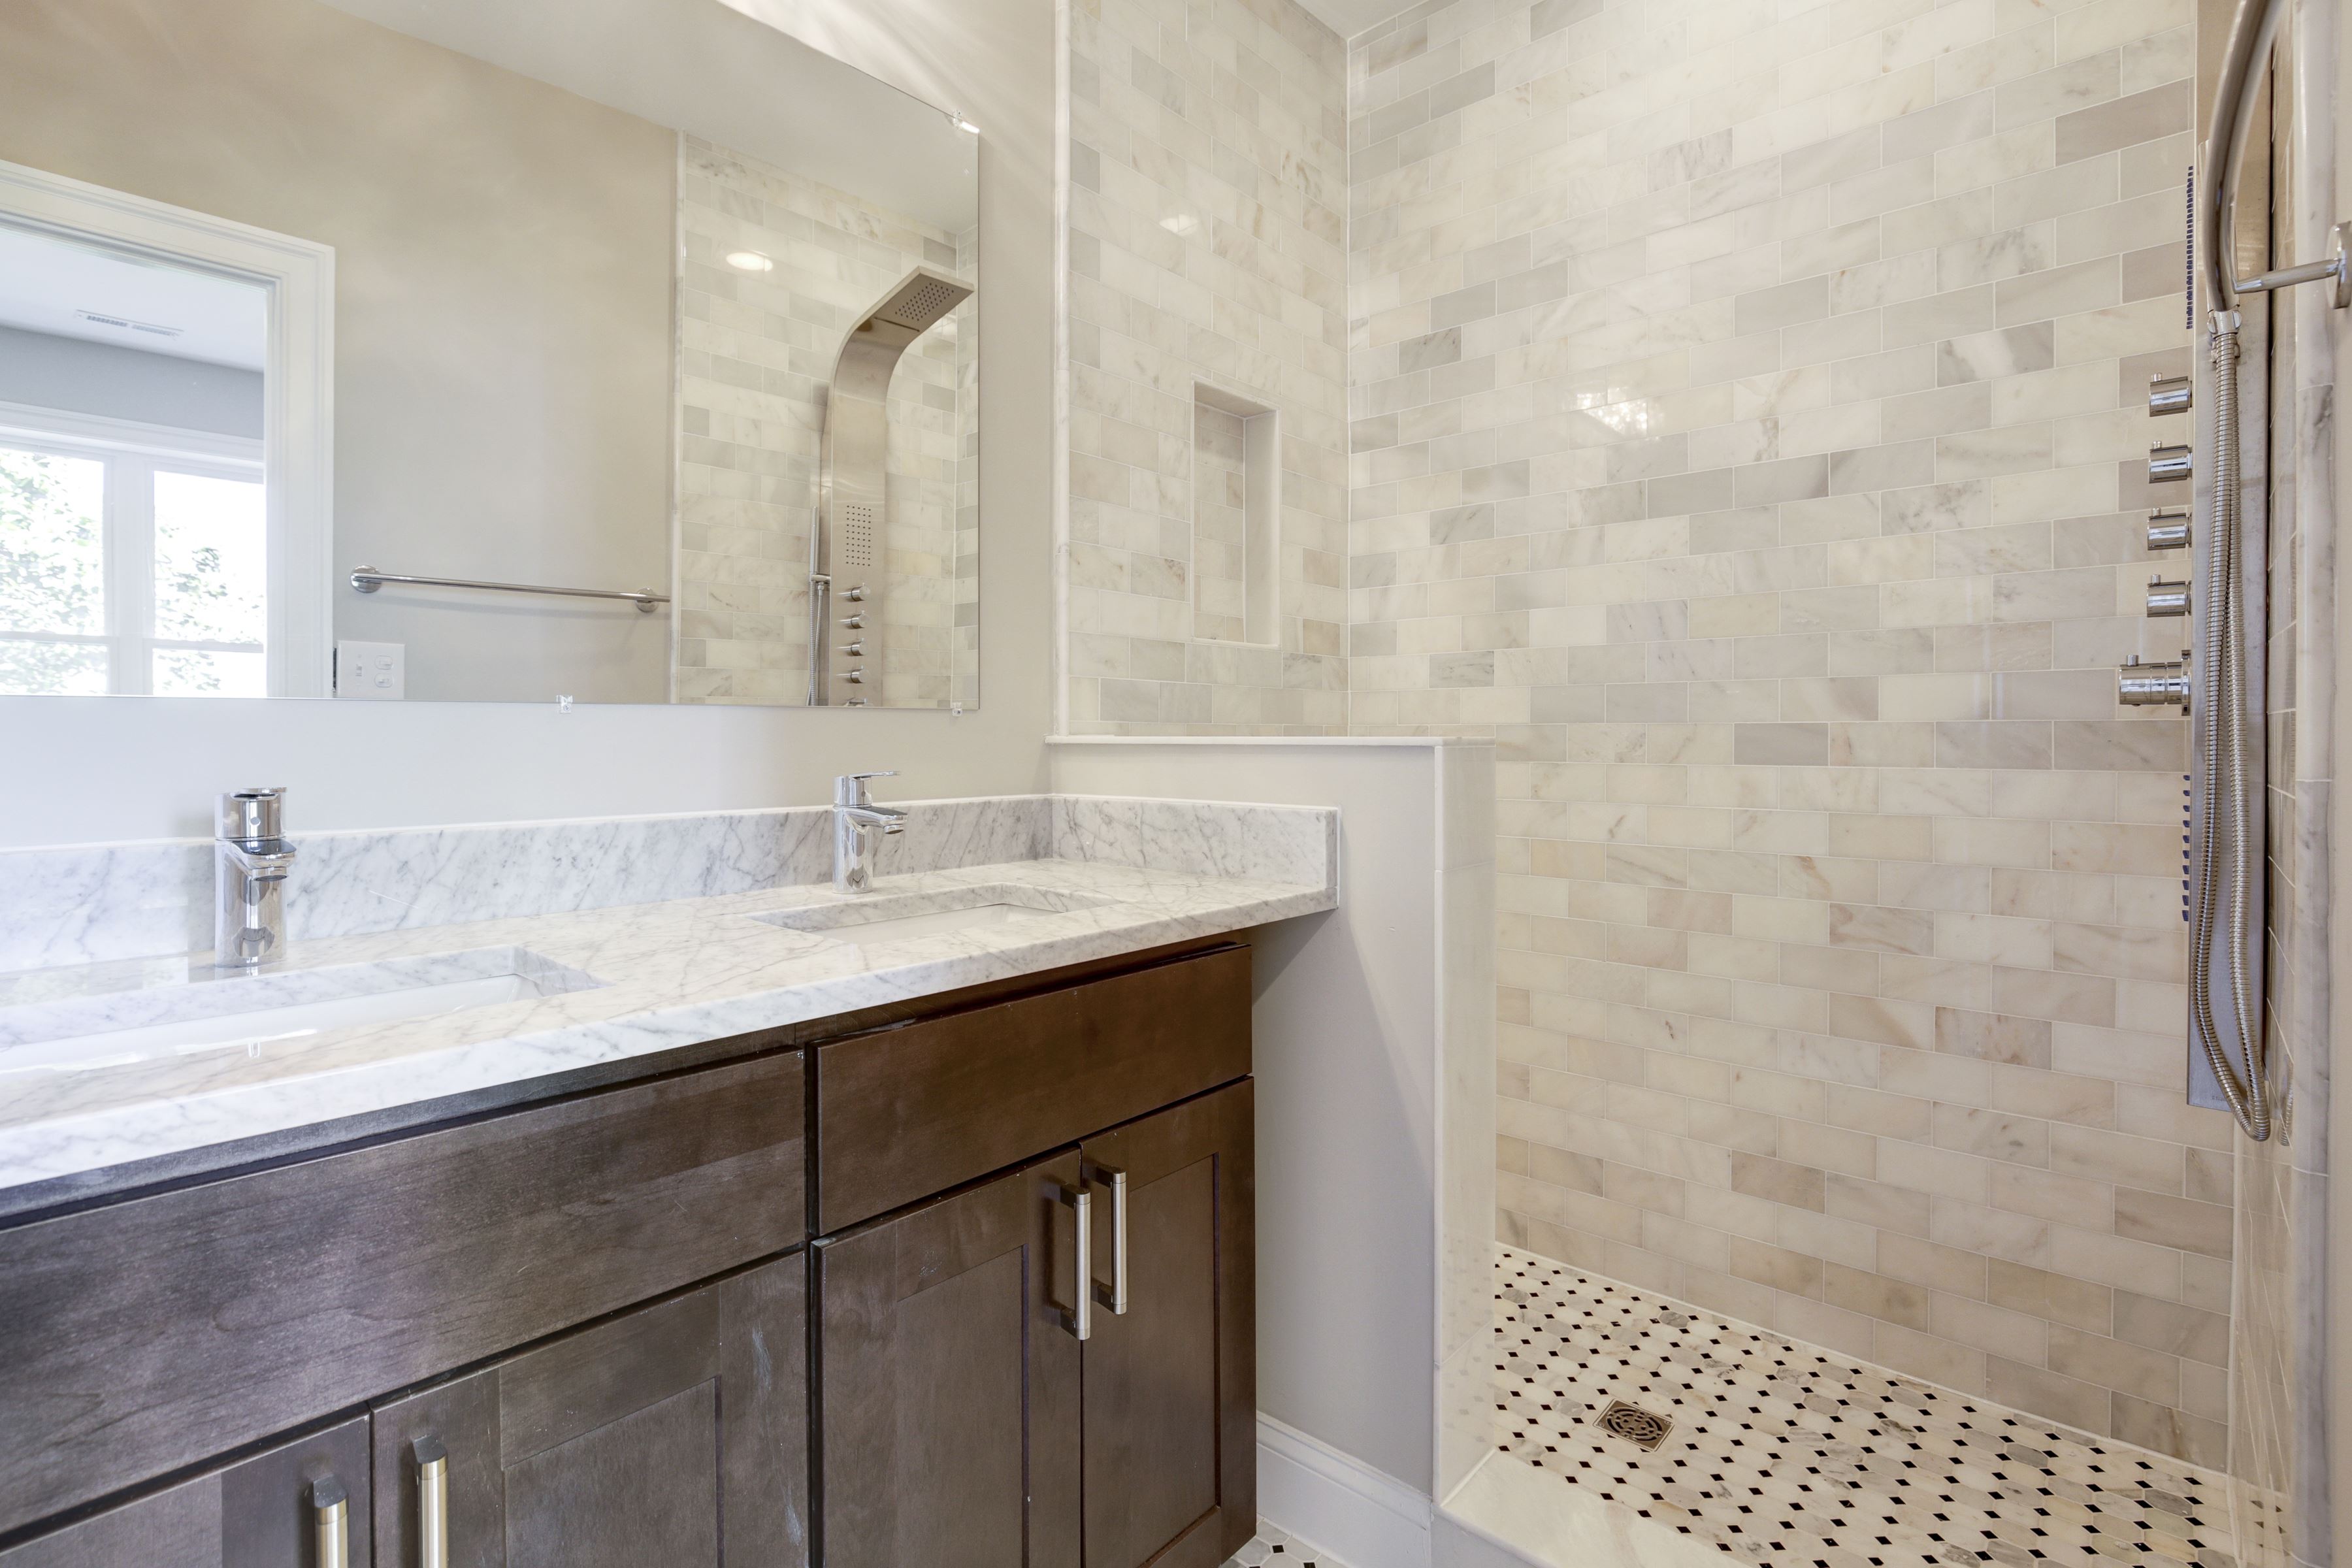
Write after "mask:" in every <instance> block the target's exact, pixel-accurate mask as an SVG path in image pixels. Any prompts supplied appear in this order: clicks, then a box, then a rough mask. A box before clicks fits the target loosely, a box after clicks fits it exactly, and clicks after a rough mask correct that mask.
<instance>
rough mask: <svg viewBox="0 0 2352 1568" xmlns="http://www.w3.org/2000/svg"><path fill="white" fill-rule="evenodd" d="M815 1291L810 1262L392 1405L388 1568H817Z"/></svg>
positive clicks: (695, 1294)
mask: <svg viewBox="0 0 2352 1568" xmlns="http://www.w3.org/2000/svg"><path fill="white" fill-rule="evenodd" d="M804 1281H805V1268H804V1263H803V1258H802V1256H801V1255H800V1254H798V1253H794V1254H793V1255H792V1256H790V1257H788V1258H781V1259H778V1260H777V1261H775V1262H772V1263H768V1264H764V1265H761V1266H760V1267H758V1268H751V1269H749V1270H747V1271H745V1272H743V1273H740V1274H737V1275H734V1276H732V1277H731V1278H729V1279H722V1280H719V1281H717V1282H715V1283H713V1284H710V1285H706V1286H704V1287H702V1288H700V1289H695V1290H690V1291H688V1292H687V1293H686V1294H684V1295H682V1296H677V1297H674V1298H672V1299H670V1300H666V1301H662V1302H659V1303H656V1305H653V1306H650V1307H644V1308H640V1309H638V1310H635V1311H633V1312H625V1313H623V1314H622V1315H621V1316H619V1317H617V1318H614V1319H611V1320H609V1321H605V1322H603V1323H600V1324H597V1325H596V1326H595V1327H593V1328H591V1329H585V1330H583V1331H580V1332H578V1333H576V1334H572V1335H570V1336H568V1337H566V1338H564V1339H561V1340H558V1341H556V1342H554V1343H552V1344H550V1345H547V1346H545V1347H543V1348H541V1349H539V1350H535V1351H530V1352H525V1353H523V1354H521V1355H518V1356H514V1357H511V1358H509V1360H506V1361H503V1362H500V1363H496V1364H494V1365H492V1366H488V1367H486V1368H484V1369H483V1370H481V1371H480V1372H477V1373H470V1374H468V1375H467V1376H464V1377H460V1378H457V1379H456V1380H454V1381H452V1382H448V1383H445V1384H440V1385H439V1386H437V1387H435V1388H430V1389H427V1390H425V1392H423V1393H421V1394H412V1395H410V1396H408V1397H406V1398H403V1399H396V1400H393V1401H390V1402H387V1403H385V1404H383V1405H377V1406H376V1407H375V1409H374V1411H373V1438H374V1467H373V1493H374V1499H375V1519H374V1537H375V1560H376V1561H377V1562H378V1563H383V1564H385V1565H386V1568H395V1565H398V1568H409V1565H414V1564H419V1563H435V1562H439V1563H446V1564H447V1568H646V1565H647V1564H658V1565H659V1568H718V1565H719V1563H799V1562H803V1561H804V1560H805V1559H804V1556H803V1542H804V1538H805V1535H806V1532H807V1524H808V1500H807V1496H806V1492H807V1485H806V1481H807V1475H808V1453H807V1427H808V1410H807V1384H806V1382H805V1379H804V1378H803V1362H804V1359H805V1345H806V1317H805V1313H804V1300H805V1283H804ZM436 1461H437V1462H438V1463H439V1465H440V1466H441V1469H440V1472H439V1474H438V1476H437V1477H436V1476H435V1475H434V1474H433V1472H432V1469H431V1467H432V1465H433V1464H434V1463H435V1462H436ZM428 1492H434V1493H436V1494H437V1495H436V1497H434V1498H431V1499H428V1497H427V1493H428ZM428 1535H429V1536H430V1537H431V1538H432V1539H429V1540H428ZM427 1548H433V1549H435V1550H434V1551H431V1552H428V1550H427Z"/></svg>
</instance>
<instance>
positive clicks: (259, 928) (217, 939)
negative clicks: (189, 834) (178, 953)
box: [213, 788, 295, 974]
mask: <svg viewBox="0 0 2352 1568" xmlns="http://www.w3.org/2000/svg"><path fill="white" fill-rule="evenodd" d="M285 809H286V791H285V790H284V789H283V788H273V789H244V790H238V791H236V793H234V794H231V795H222V796H221V797H220V817H219V826H218V829H217V831H216V833H215V837H214V840H213V881H214V886H215V893H216V895H217V897H216V898H215V902H214V906H213V965H214V968H215V971H216V972H217V973H224V974H244V973H252V972H253V971H254V970H257V969H259V968H261V967H262V966H263V965H265V964H268V963H275V962H276V961H278V959H280V958H282V957H284V956H285V951H286V880H287V879H288V878H289V876H290V875H292V873H293V869H294V856H295V849H294V846H293V845H292V844H291V843H290V842H289V841H288V840H287V838H286V837H285V826H286V819H285Z"/></svg>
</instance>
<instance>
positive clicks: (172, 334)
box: [0, 224, 269, 370]
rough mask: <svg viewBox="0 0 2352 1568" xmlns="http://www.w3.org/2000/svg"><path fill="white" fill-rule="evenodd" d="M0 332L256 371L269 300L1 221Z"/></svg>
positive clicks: (243, 286) (231, 283)
mask: <svg viewBox="0 0 2352 1568" xmlns="http://www.w3.org/2000/svg"><path fill="white" fill-rule="evenodd" d="M85 312H87V313H85ZM93 316H95V317H98V318H100V320H95V321H93V320H91V317H93ZM0 326H8V327H22V328H24V329H25V330H26V331H35V332H48V333H51V334H53V335H55V336H57V337H61V338H80V339H83V340H85V341H87V342H96V343H111V344H113V345H114V346H115V347H117V348H125V349H139V350H142V351H144V352H145V353H158V354H170V355H172V356H173V357H174V358H176V359H193V360H204V361H206V362H208V363H213V364H227V365H236V366H237V367H238V368H239V369H243V370H259V369H261V368H262V357H263V354H264V353H265V352H266V351H267V349H268V341H269V296H268V290H267V289H265V288H263V287H262V285H260V284H258V283H246V282H239V281H238V280H237V279H233V278H223V277H221V276H219V275H217V274H215V273H211V272H204V271H199V270H197V269H195V268H189V267H173V266H172V265H170V264H169V263H167V262H161V261H145V260H141V259H138V258H133V257H129V256H125V255H122V254H121V253H119V252H116V251H112V250H104V249H100V247H96V246H92V245H81V244H78V243H76V242H75V241H73V240H69V239H58V238H54V237H51V236H48V235H46V234H39V233H36V232H34V231H32V230H29V229H22V228H16V227H13V226H9V225H6V224H0Z"/></svg>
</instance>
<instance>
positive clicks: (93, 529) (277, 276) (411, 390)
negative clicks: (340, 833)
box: [0, 0, 980, 708]
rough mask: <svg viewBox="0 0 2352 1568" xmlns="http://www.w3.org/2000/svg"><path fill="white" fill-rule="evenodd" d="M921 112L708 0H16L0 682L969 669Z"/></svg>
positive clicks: (941, 148)
mask: <svg viewBox="0 0 2352 1568" xmlns="http://www.w3.org/2000/svg"><path fill="white" fill-rule="evenodd" d="M257 107H258V108H260V109H263V110H266V112H257ZM950 107H951V106H934V105H929V104H924V103H921V102H919V101H918V100H914V99H912V98H909V97H908V96H907V95H905V94H903V93H900V92H898V90H897V89H892V88H890V87H887V86H886V85H884V84H882V83H880V82H878V81H877V80H875V79H872V78H869V77H866V76H865V75H863V74H862V73H860V72H858V71H856V70H855V69H853V68H849V67H847V66H845V65H843V64H842V63H840V62H839V61H836V60H834V59H832V58H828V57H826V56H824V55H823V54H821V53H819V52H818V51H816V50H815V49H814V48H811V47H808V46H807V45H804V44H803V43H801V42H799V41H798V40H796V39H793V38H792V37H788V36H787V35H785V34H783V33H781V32H778V31H776V30H774V29H773V28H771V27H769V26H766V25H764V24H762V23H761V22H759V21H756V20H754V19H752V18H751V16H746V15H743V14H741V13H740V12H739V11H737V10H735V9H733V8H730V6H729V5H725V4H721V3H720V0H585V3H562V4H559V3H558V0H485V3H483V4H478V5H467V6H460V7H453V6H448V5H442V4H439V3H437V0H336V3H334V4H327V3H324V0H191V3H190V4H187V5H173V6H163V7H158V6H154V5H150V4H145V3H143V0H25V3H24V4H20V5H12V6H11V7H9V8H8V11H7V14H6V16H5V18H0V693H49V692H54V693H62V694H73V695H99V694H106V693H119V694H141V693H152V694H158V695H170V696H200V695H220V696H262V695H269V696H329V695H343V696H347V697H349V696H361V695H380V693H369V692H366V691H363V690H356V689H355V690H347V691H344V692H341V693H336V692H335V690H334V687H333V681H334V671H335V669H336V668H337V667H338V663H339V660H338V659H337V657H336V651H337V648H338V647H339V645H365V646H366V648H367V650H368V658H369V659H370V660H371V661H372V662H371V667H373V660H374V659H376V658H378V657H379V656H380V655H381V654H383V652H385V651H386V650H387V647H388V651H389V652H390V653H391V655H392V656H393V657H394V658H396V659H397V661H398V662H399V664H400V666H401V668H402V669H403V671H404V679H403V680H402V682H401V683H400V685H399V687H398V688H397V689H399V690H400V691H401V692H402V694H403V695H404V696H405V697H406V698H407V699H408V700H483V701H545V700H555V699H557V698H559V697H569V698H572V699H573V700H577V701H583V702H663V701H676V702H694V703H762V704H766V703H788V704H798V703H807V702H812V701H814V702H824V703H830V704H840V705H856V706H866V705H874V706H912V707H929V708H971V707H973V706H975V705H976V704H977V702H978V700H979V578H980V475H979V388H980V333H979V330H978V320H979V298H980V294H979V283H980V268H979V195H980V192H979V156H980V153H979V149H980V138H979V136H978V134H977V133H976V132H974V131H973V130H972V128H971V127H970V126H969V125H968V124H965V123H963V122H961V116H960V115H958V114H955V113H953V112H950ZM347 651H352V652H354V653H355V652H356V649H355V648H347ZM342 662H345V664H346V668H349V664H348V661H342Z"/></svg>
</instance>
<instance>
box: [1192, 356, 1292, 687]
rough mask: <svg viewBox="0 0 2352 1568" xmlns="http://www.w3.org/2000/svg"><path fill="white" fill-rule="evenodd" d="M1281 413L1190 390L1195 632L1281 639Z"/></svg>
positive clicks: (1228, 638) (1219, 637)
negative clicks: (1278, 624) (1278, 600)
mask: <svg viewBox="0 0 2352 1568" xmlns="http://www.w3.org/2000/svg"><path fill="white" fill-rule="evenodd" d="M1281 510H1282V434H1281V416H1279V415H1277V414H1276V413H1275V411H1274V410H1272V409H1270V408H1268V407H1266V406H1265V405H1264V404H1262V403H1255V402H1253V401H1251V400H1250V399H1248V398H1246V397H1243V396H1240V395H1237V394H1234V393H1230V392H1226V391H1223V390H1222V389H1221V388H1218V387H1213V386H1210V385H1208V384H1205V383H1198V384H1194V386H1193V389H1192V636H1193V637H1194V638H1195V639H1197V640H1200V641H1203V642H1234V643H1253V644H1257V645H1259V646H1262V647H1272V646H1273V645H1274V644H1275V642H1276V618H1275V617H1276V606H1275V568H1276V563H1277V562H1278V561H1279V560H1280V554H1279V546H1278V544H1277V537H1278V533H1279V530H1278V526H1277V522H1276V520H1277V519H1278V518H1279V517H1280V515H1281Z"/></svg>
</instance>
